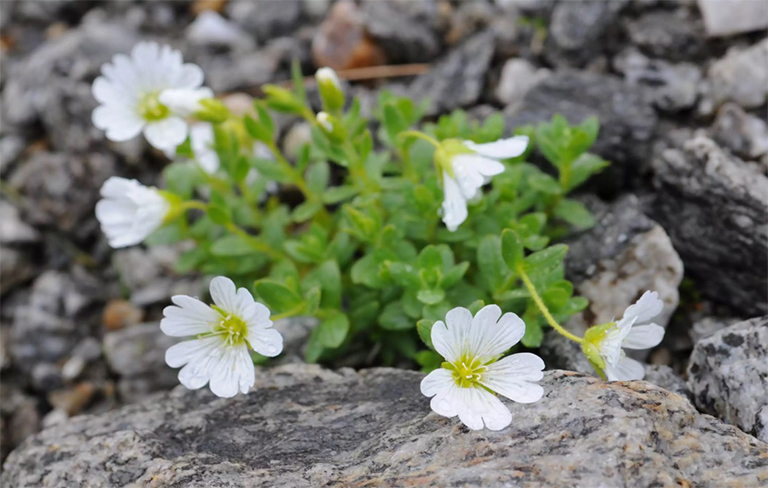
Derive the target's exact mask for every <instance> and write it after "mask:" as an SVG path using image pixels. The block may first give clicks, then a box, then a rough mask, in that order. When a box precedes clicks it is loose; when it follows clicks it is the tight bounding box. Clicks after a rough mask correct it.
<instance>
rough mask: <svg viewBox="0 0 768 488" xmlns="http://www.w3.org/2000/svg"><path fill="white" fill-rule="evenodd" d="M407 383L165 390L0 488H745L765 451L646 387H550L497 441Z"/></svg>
mask: <svg viewBox="0 0 768 488" xmlns="http://www.w3.org/2000/svg"><path fill="white" fill-rule="evenodd" d="M422 377H423V375H422V374H420V373H415V372H408V371H402V370H394V369H371V370H363V371H360V372H354V371H352V370H341V371H338V372H332V371H328V370H323V369H321V368H319V367H317V366H307V365H295V364H294V365H287V366H282V367H278V368H274V369H272V370H268V371H260V372H259V376H258V377H257V380H256V385H257V387H258V390H257V391H255V392H253V393H252V394H250V395H248V396H239V397H236V398H234V399H230V400H223V399H218V398H216V397H214V396H213V395H212V394H211V393H210V392H208V391H207V390H201V391H197V392H192V391H187V390H183V389H181V388H179V389H176V390H174V391H173V392H172V393H171V394H168V395H159V396H157V397H155V398H153V399H151V400H148V401H146V402H144V403H140V404H137V405H131V406H128V407H124V408H122V409H120V410H117V411H114V412H109V413H106V414H102V415H98V416H83V417H77V418H74V419H72V420H71V421H70V422H68V423H67V424H66V425H60V426H56V427H53V428H50V429H47V430H45V431H43V432H41V433H40V434H38V435H36V436H34V437H32V438H30V439H28V440H27V441H25V442H24V443H23V444H22V445H21V446H20V447H19V448H18V449H17V450H16V451H14V452H13V453H11V455H10V456H9V458H8V460H7V462H6V464H5V472H4V474H3V477H2V482H3V483H2V484H3V486H14V487H26V486H30V487H31V486H35V487H37V486H46V487H71V486H87V487H101V486H110V487H112V486H126V485H131V486H158V487H160V486H162V487H182V486H183V487H190V486H192V487H202V486H206V487H207V486H216V487H223V486H283V487H289V486H290V487H305V486H306V487H318V486H465V485H466V486H480V485H482V486H588V487H597V486H634V487H637V486H712V487H722V486H760V485H761V484H762V483H765V482H766V481H768V444H765V443H763V442H760V441H758V440H757V439H755V438H754V437H751V436H749V435H747V434H744V433H743V432H741V431H739V430H738V429H736V428H735V427H732V426H730V425H726V424H724V423H722V422H720V421H719V420H717V419H715V418H713V417H710V416H709V415H702V414H699V413H698V412H697V411H696V410H695V409H694V408H693V406H692V405H691V404H690V403H689V402H688V400H686V399H684V398H683V397H681V396H678V395H676V394H674V393H670V392H668V391H666V390H662V389H660V388H657V387H655V386H652V385H651V384H649V383H645V382H631V383H605V382H602V381H600V380H597V379H595V378H591V377H586V376H582V375H580V374H577V373H568V372H564V371H549V372H547V373H546V375H545V377H544V380H543V381H542V384H543V386H544V391H545V396H544V398H543V399H542V400H541V401H540V402H538V403H535V404H532V405H521V404H513V403H509V407H510V409H511V410H512V414H513V421H512V425H511V426H510V427H509V428H507V429H505V430H503V431H501V432H491V431H487V430H484V431H477V432H472V431H468V430H467V429H466V428H465V427H463V426H462V425H461V424H460V423H459V422H458V421H457V420H455V419H446V418H443V417H439V416H437V415H436V414H434V413H431V411H430V409H429V402H428V400H427V399H426V398H424V397H423V396H422V395H421V393H420V392H419V382H420V381H421V378H422Z"/></svg>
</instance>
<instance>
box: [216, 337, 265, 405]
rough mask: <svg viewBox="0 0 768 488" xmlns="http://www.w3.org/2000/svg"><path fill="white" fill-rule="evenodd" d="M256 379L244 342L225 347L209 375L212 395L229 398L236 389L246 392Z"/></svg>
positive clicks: (234, 393) (235, 392) (233, 394)
mask: <svg viewBox="0 0 768 488" xmlns="http://www.w3.org/2000/svg"><path fill="white" fill-rule="evenodd" d="M255 381H256V376H255V372H254V367H253V361H252V360H251V356H250V354H248V348H247V347H246V346H245V344H241V345H239V346H230V347H226V348H225V349H224V351H223V354H222V355H221V357H220V359H219V363H218V364H217V365H216V367H215V368H214V370H213V374H212V375H211V380H210V387H211V391H212V392H213V394H214V395H216V396H219V397H222V398H231V397H233V396H235V395H237V392H238V391H241V392H243V393H248V390H249V389H250V388H251V387H252V386H253V383H254V382H255Z"/></svg>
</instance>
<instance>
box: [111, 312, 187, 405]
mask: <svg viewBox="0 0 768 488" xmlns="http://www.w3.org/2000/svg"><path fill="white" fill-rule="evenodd" d="M177 342H179V339H178V338H175V337H169V336H167V335H165V334H163V332H162V331H161V330H160V324H159V323H157V322H151V323H145V324H138V325H134V326H131V327H127V328H125V329H121V330H118V331H115V332H108V333H107V334H105V335H104V358H105V359H106V361H107V364H108V365H109V367H110V369H111V370H112V371H113V372H114V373H115V374H117V375H118V376H119V378H120V379H119V380H118V382H117V389H118V392H119V393H120V396H121V399H122V400H123V401H125V402H126V403H132V402H135V401H138V400H139V399H142V398H144V397H146V396H147V395H148V394H149V393H151V392H155V391H159V390H167V389H170V388H172V387H173V386H176V385H178V384H179V380H178V378H177V374H178V370H175V369H171V368H169V367H168V365H166V364H165V351H166V350H167V349H168V348H169V347H171V346H172V345H174V344H176V343H177Z"/></svg>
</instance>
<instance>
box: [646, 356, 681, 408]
mask: <svg viewBox="0 0 768 488" xmlns="http://www.w3.org/2000/svg"><path fill="white" fill-rule="evenodd" d="M643 379H644V380H645V381H647V382H648V383H653V384H654V385H656V386H660V387H661V388H664V389H665V390H668V391H671V392H673V393H677V394H678V395H680V396H683V397H686V398H688V399H691V398H692V397H693V396H692V394H691V390H690V389H689V388H688V385H687V384H686V383H685V380H684V379H682V378H681V377H680V376H679V375H678V374H677V373H675V372H674V371H673V370H672V368H670V367H669V366H665V365H663V364H651V365H648V366H647V367H646V368H645V378H643Z"/></svg>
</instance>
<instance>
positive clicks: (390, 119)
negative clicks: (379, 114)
mask: <svg viewBox="0 0 768 488" xmlns="http://www.w3.org/2000/svg"><path fill="white" fill-rule="evenodd" d="M384 128H385V129H386V131H387V136H389V140H390V141H391V142H392V143H393V144H394V143H395V142H396V140H397V135H398V134H400V133H401V132H403V131H404V130H406V129H407V128H408V122H406V121H405V120H404V119H403V116H402V115H401V114H400V111H399V110H398V109H397V108H396V107H395V106H394V105H390V104H388V105H384Z"/></svg>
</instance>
